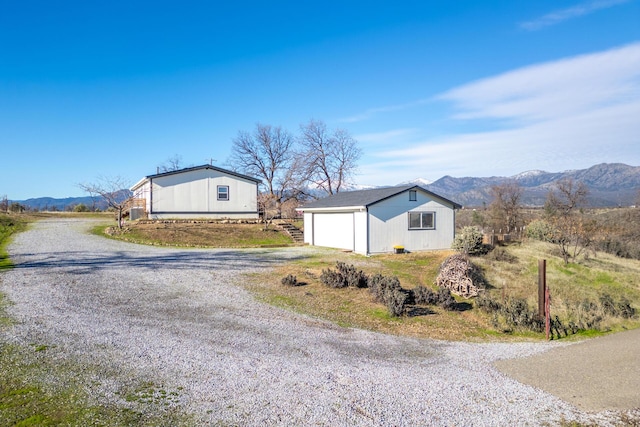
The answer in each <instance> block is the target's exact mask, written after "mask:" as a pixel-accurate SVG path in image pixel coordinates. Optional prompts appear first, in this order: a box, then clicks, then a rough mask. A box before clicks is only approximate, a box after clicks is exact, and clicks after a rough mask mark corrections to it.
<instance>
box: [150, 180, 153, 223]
mask: <svg viewBox="0 0 640 427" xmlns="http://www.w3.org/2000/svg"><path fill="white" fill-rule="evenodd" d="M152 214H153V178H149V219H151V215H152Z"/></svg>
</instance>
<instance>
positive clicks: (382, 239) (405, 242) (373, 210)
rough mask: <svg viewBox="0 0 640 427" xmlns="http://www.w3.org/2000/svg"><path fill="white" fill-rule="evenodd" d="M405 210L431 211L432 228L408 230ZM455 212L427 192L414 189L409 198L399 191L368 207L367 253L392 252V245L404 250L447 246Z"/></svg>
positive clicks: (451, 235) (449, 241)
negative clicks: (433, 218)
mask: <svg viewBox="0 0 640 427" xmlns="http://www.w3.org/2000/svg"><path fill="white" fill-rule="evenodd" d="M409 211H424V212H435V229H433V230H409V218H408V212H409ZM454 215H455V211H454V209H452V207H451V206H449V205H447V204H443V203H442V202H440V201H439V200H438V199H435V198H432V197H430V195H428V194H427V193H424V192H422V191H417V200H416V201H409V192H403V193H401V194H398V195H396V196H394V197H391V198H389V199H386V200H383V201H381V202H378V203H376V204H374V205H372V206H370V207H369V253H385V252H392V251H393V247H394V246H396V245H399V246H403V247H404V248H405V249H406V250H408V251H423V250H435V249H448V248H450V247H451V242H452V240H453V236H454V230H455V220H454V218H455V216H454Z"/></svg>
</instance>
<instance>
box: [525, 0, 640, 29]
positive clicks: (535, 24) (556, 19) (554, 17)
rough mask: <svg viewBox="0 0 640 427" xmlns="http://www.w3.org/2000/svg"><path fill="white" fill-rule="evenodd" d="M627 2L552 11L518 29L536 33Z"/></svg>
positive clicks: (596, 0) (610, 0)
mask: <svg viewBox="0 0 640 427" xmlns="http://www.w3.org/2000/svg"><path fill="white" fill-rule="evenodd" d="M629 1H631V0H592V1H589V2H585V3H580V4H578V5H575V6H572V7H569V8H566V9H561V10H556V11H553V12H551V13H548V14H546V15H544V16H541V17H539V18H537V19H534V20H532V21H527V22H523V23H521V24H520V28H522V29H524V30H527V31H536V30H540V29H542V28H544V27H550V26H552V25H556V24H560V23H561V22H564V21H567V20H569V19H573V18H577V17H580V16H584V15H588V14H590V13H593V12H596V11H598V10H601V9H608V8H610V7H613V6H617V5H619V4H623V3H628V2H629Z"/></svg>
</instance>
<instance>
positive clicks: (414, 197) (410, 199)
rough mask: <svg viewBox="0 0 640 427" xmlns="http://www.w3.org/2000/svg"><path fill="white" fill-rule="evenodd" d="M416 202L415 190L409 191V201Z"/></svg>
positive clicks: (416, 193)
mask: <svg viewBox="0 0 640 427" xmlns="http://www.w3.org/2000/svg"><path fill="white" fill-rule="evenodd" d="M417 200H418V192H417V191H416V190H409V201H410V202H415V201H417Z"/></svg>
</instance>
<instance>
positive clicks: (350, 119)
mask: <svg viewBox="0 0 640 427" xmlns="http://www.w3.org/2000/svg"><path fill="white" fill-rule="evenodd" d="M429 102H431V100H430V99H418V100H416V101H411V102H407V103H405V104H396V105H387V106H385V107H377V108H370V109H368V110H366V111H364V112H362V113H358V114H355V115H353V116H349V117H343V118H341V119H339V120H338V121H339V122H342V123H355V122H361V121H364V120H368V119H370V118H372V117H373V116H375V115H376V114H380V113H389V112H393V111H402V110H406V109H408V108H414V107H418V106H421V105H424V104H427V103H429Z"/></svg>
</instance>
